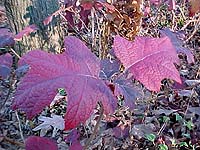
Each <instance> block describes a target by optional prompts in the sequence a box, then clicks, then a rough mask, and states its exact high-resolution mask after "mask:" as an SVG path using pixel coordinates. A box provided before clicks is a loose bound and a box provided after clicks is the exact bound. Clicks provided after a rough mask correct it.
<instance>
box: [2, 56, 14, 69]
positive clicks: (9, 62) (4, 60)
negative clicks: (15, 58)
mask: <svg viewBox="0 0 200 150" xmlns="http://www.w3.org/2000/svg"><path fill="white" fill-rule="evenodd" d="M0 65H5V66H7V67H11V66H12V56H11V55H10V54H8V53H7V54H5V55H1V56H0Z"/></svg>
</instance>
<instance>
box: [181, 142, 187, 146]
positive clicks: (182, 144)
mask: <svg viewBox="0 0 200 150" xmlns="http://www.w3.org/2000/svg"><path fill="white" fill-rule="evenodd" d="M179 146H180V147H182V146H185V147H188V144H187V143H186V142H180V143H179Z"/></svg>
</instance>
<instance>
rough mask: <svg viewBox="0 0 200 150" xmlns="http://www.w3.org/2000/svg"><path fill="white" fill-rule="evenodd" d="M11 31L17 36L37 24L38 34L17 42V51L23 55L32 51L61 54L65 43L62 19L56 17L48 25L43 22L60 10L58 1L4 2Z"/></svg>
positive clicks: (29, 0) (15, 0) (13, 0)
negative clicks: (38, 50) (40, 50)
mask: <svg viewBox="0 0 200 150" xmlns="http://www.w3.org/2000/svg"><path fill="white" fill-rule="evenodd" d="M4 5H5V8H6V11H7V17H8V20H9V24H10V27H11V30H12V31H13V32H14V33H15V34H16V33H19V32H20V31H21V30H22V29H23V28H24V27H26V26H28V25H31V24H35V25H37V27H38V28H39V30H38V31H37V32H36V33H31V34H30V35H29V36H25V37H23V39H22V41H20V42H17V44H16V47H15V48H16V51H17V52H18V54H20V55H21V54H23V53H25V52H27V51H29V50H32V49H43V50H46V51H52V52H59V51H60V50H61V47H62V43H63V35H64V34H63V32H62V29H61V26H60V24H61V23H60V18H59V17H56V18H54V19H53V21H52V22H51V23H50V24H49V25H47V26H44V25H43V20H44V19H45V18H46V17H48V16H49V15H51V14H52V13H53V12H55V11H56V10H58V9H59V3H58V0H4Z"/></svg>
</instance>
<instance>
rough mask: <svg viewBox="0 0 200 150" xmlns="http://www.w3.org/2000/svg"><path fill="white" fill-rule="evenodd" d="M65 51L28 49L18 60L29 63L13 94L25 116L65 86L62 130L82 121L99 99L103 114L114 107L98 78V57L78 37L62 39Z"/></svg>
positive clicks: (15, 106) (33, 111) (107, 91)
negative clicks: (27, 69) (65, 108)
mask: <svg viewBox="0 0 200 150" xmlns="http://www.w3.org/2000/svg"><path fill="white" fill-rule="evenodd" d="M65 46H66V52H65V53H63V54H58V55H56V54H49V53H47V52H43V51H39V50H37V51H31V52H29V53H28V54H26V55H25V56H23V57H22V58H21V60H20V62H21V63H24V62H26V63H27V64H29V65H30V68H31V69H30V70H29V71H28V73H27V74H26V75H25V77H24V78H23V79H22V80H21V83H20V85H19V86H18V88H17V91H16V94H15V100H14V103H13V108H14V109H17V108H19V109H21V110H23V111H25V112H26V114H27V116H28V118H32V117H34V116H35V115H37V114H38V113H39V112H41V111H42V109H43V108H44V107H45V106H47V105H50V103H51V101H52V100H53V98H54V97H55V95H56V93H57V89H58V88H65V89H66V91H67V94H68V107H67V113H66V115H65V121H66V122H65V129H66V130H67V129H71V128H74V127H75V126H77V125H78V124H79V123H84V122H85V121H86V120H87V119H88V118H89V116H90V114H91V113H92V111H93V109H94V108H95V106H96V104H97V101H99V100H101V101H102V103H103V105H104V107H105V113H110V112H112V111H113V110H114V108H115V106H116V101H115V98H114V97H113V94H112V92H111V91H110V90H109V88H108V87H107V86H106V84H105V83H104V82H103V81H102V80H100V79H99V78H98V74H99V70H100V69H99V68H100V63H99V60H98V59H97V57H96V56H95V55H94V54H92V53H91V52H90V50H89V49H88V48H87V47H86V46H85V45H84V44H83V43H82V42H81V41H80V40H79V39H77V38H75V37H67V38H66V39H65Z"/></svg>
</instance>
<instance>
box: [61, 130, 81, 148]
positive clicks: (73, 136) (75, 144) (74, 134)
mask: <svg viewBox="0 0 200 150" xmlns="http://www.w3.org/2000/svg"><path fill="white" fill-rule="evenodd" d="M79 137H80V134H79V133H78V131H77V129H74V130H72V131H71V132H70V134H69V135H68V136H67V138H66V139H65V141H67V142H70V143H72V145H71V146H70V147H69V150H82V149H83V146H82V145H81V143H80V142H79V140H78V139H79Z"/></svg>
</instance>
